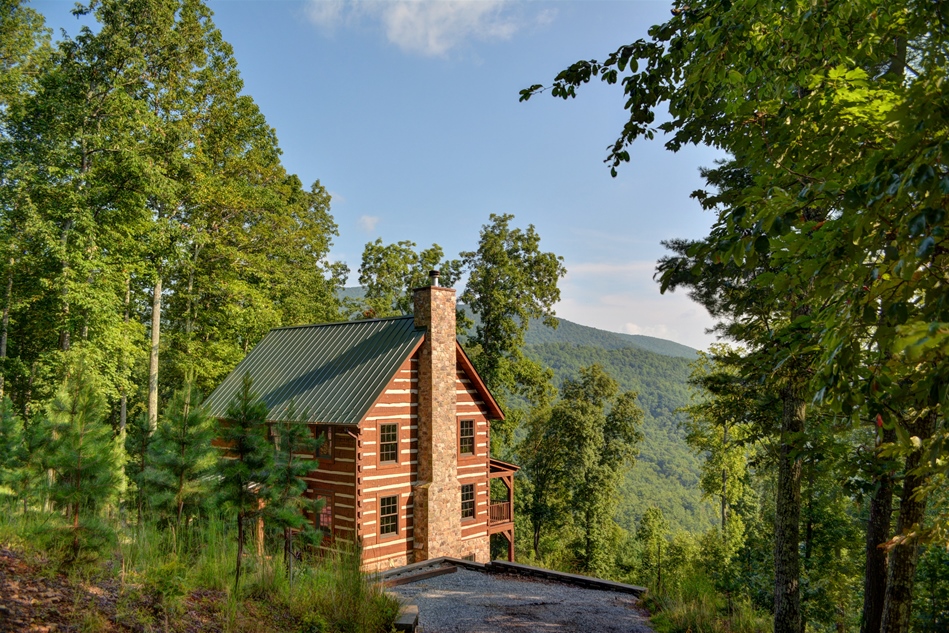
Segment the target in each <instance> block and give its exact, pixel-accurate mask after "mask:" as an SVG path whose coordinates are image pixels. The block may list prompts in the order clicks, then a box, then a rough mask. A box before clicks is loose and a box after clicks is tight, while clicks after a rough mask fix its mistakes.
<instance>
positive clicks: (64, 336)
mask: <svg viewBox="0 0 949 633" xmlns="http://www.w3.org/2000/svg"><path fill="white" fill-rule="evenodd" d="M70 229H72V220H68V221H67V222H66V226H65V227H64V228H63V234H62V237H61V238H60V243H61V244H62V247H63V261H62V264H63V287H62V289H61V291H60V292H61V294H62V296H63V329H62V330H60V331H59V349H61V350H62V351H64V352H68V351H69V343H70V341H69V260H68V259H67V258H66V246H67V244H68V241H69V239H68V238H69V231H70Z"/></svg>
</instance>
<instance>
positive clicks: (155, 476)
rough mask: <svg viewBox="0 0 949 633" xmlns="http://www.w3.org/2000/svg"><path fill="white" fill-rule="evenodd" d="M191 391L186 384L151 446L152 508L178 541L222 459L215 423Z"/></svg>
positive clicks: (147, 482)
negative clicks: (218, 458)
mask: <svg viewBox="0 0 949 633" xmlns="http://www.w3.org/2000/svg"><path fill="white" fill-rule="evenodd" d="M189 390H190V387H189V386H188V385H186V386H185V389H184V390H182V391H180V392H178V393H177V394H175V396H174V397H173V398H172V400H171V402H170V403H169V404H168V406H167V407H166V408H165V412H164V415H163V416H162V418H161V419H160V420H159V423H158V428H157V429H156V430H155V433H154V436H153V437H152V438H151V441H150V442H149V445H148V466H147V470H146V471H145V486H146V489H147V492H148V496H149V499H150V502H149V506H150V507H151V509H152V510H153V511H154V512H157V513H158V516H159V518H160V519H161V520H162V521H164V522H165V523H167V524H169V525H171V526H172V527H173V529H174V534H175V537H176V539H177V535H178V534H179V532H180V530H181V526H182V520H183V519H186V518H188V517H189V516H193V515H194V514H195V513H196V512H197V511H198V509H199V508H200V507H201V506H202V505H203V503H204V502H205V500H206V497H207V493H208V492H209V489H210V482H209V475H210V474H211V472H212V470H213V468H214V465H215V461H216V460H215V458H216V454H215V449H214V448H213V447H212V446H211V440H213V439H214V433H215V430H216V429H215V424H214V421H213V420H212V418H211V417H210V416H208V414H207V412H206V411H205V410H204V409H203V408H201V396H200V394H196V393H192V394H189V393H187V392H188V391H189ZM189 401H190V404H189ZM176 543H177V540H176Z"/></svg>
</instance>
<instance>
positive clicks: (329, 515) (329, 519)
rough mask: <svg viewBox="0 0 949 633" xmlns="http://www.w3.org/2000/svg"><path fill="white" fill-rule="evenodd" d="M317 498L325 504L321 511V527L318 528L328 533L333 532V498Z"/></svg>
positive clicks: (323, 496)
mask: <svg viewBox="0 0 949 633" xmlns="http://www.w3.org/2000/svg"><path fill="white" fill-rule="evenodd" d="M316 498H317V499H319V500H320V501H322V502H323V507H322V509H320V516H319V525H318V526H317V527H319V528H321V529H324V530H326V531H327V532H332V531H333V497H332V496H330V495H318V496H317V497H316Z"/></svg>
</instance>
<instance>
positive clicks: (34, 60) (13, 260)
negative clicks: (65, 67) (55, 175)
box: [0, 0, 50, 399]
mask: <svg viewBox="0 0 949 633" xmlns="http://www.w3.org/2000/svg"><path fill="white" fill-rule="evenodd" d="M49 52H50V51H49V34H48V31H47V29H45V27H44V25H43V18H42V16H41V15H40V14H39V13H37V12H36V11H34V10H32V9H30V8H28V7H26V6H25V5H24V3H23V2H21V0H3V1H2V2H0V173H3V174H4V176H3V177H0V229H2V230H0V236H2V237H0V279H2V280H3V284H2V286H0V292H2V302H3V304H2V305H3V308H2V315H0V399H2V398H3V397H4V388H5V382H6V374H7V372H8V368H7V344H8V336H9V330H10V313H11V310H12V309H13V303H14V300H15V299H16V296H15V294H14V276H15V273H16V272H17V268H18V266H17V264H20V266H21V267H22V265H23V263H24V262H23V261H22V258H21V257H19V255H20V254H21V252H22V251H23V246H22V241H21V238H22V237H23V236H22V232H23V231H24V229H25V226H24V224H25V222H24V220H25V217H24V214H23V213H22V208H19V207H20V206H21V205H22V202H23V200H22V194H21V193H20V192H18V191H17V190H16V187H15V186H13V183H15V182H17V180H18V179H19V178H18V176H17V174H18V173H22V170H23V169H24V165H23V164H22V161H21V160H20V157H19V156H18V154H17V153H16V152H15V151H12V148H11V143H10V140H11V139H10V136H9V135H10V129H9V125H10V114H11V111H14V110H16V109H17V108H18V107H19V105H20V103H21V102H22V100H23V99H24V98H26V96H27V95H29V94H31V93H32V92H33V90H35V87H36V83H37V77H38V76H39V74H40V72H41V69H42V68H43V67H44V64H45V62H46V60H47V59H48V57H49ZM17 294H19V293H17Z"/></svg>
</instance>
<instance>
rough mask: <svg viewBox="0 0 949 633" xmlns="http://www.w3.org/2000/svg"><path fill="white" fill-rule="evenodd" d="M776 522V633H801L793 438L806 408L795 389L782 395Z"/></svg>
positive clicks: (798, 479)
mask: <svg viewBox="0 0 949 633" xmlns="http://www.w3.org/2000/svg"><path fill="white" fill-rule="evenodd" d="M783 401H784V410H783V412H782V415H781V447H780V456H779V457H778V460H779V461H778V490H777V498H776V500H775V502H776V509H775V510H776V511H775V521H774V633H801V587H800V583H801V559H800V553H799V550H798V547H799V544H800V522H801V460H800V458H798V457H795V456H794V455H793V453H794V452H795V450H796V445H795V444H796V440H795V438H794V437H793V436H794V435H796V434H799V433H802V432H803V431H804V419H805V405H804V400H803V399H802V398H801V396H800V394H799V392H798V390H797V388H796V387H788V388H787V389H786V390H785V392H784V394H783Z"/></svg>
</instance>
